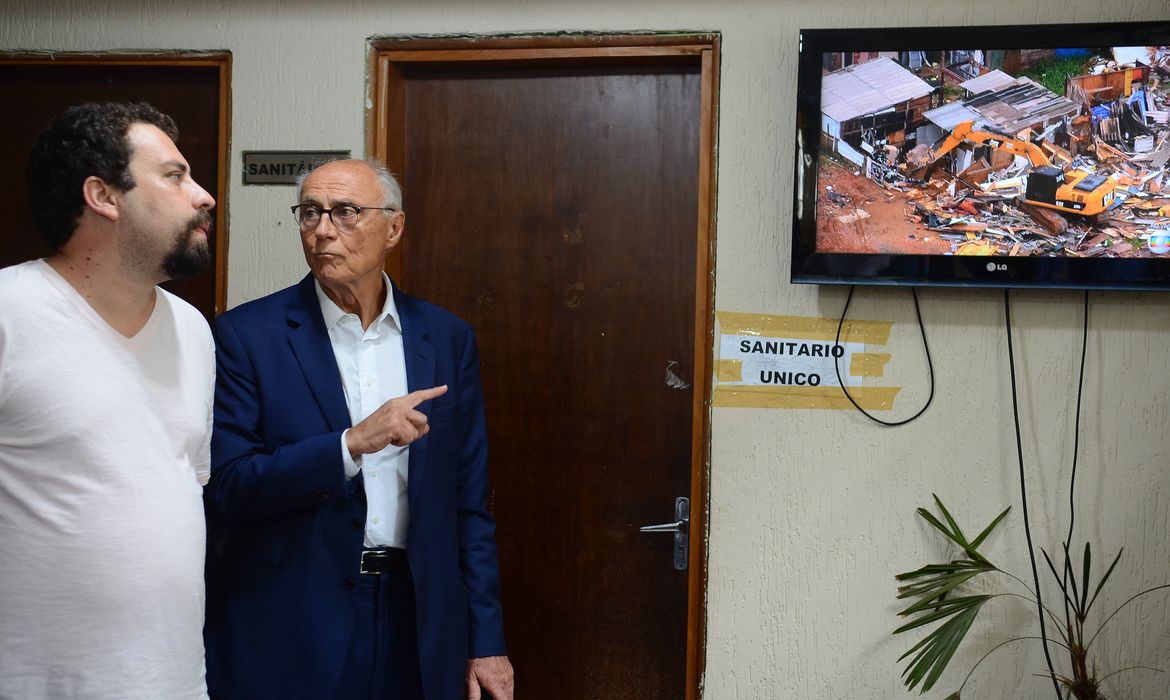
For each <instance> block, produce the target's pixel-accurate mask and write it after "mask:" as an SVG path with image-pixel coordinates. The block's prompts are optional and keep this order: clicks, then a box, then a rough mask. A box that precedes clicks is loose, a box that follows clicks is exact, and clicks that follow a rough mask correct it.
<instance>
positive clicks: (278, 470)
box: [205, 314, 351, 526]
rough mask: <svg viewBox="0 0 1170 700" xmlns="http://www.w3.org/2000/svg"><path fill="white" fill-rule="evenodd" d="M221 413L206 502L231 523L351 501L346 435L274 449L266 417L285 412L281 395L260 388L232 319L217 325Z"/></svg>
mask: <svg viewBox="0 0 1170 700" xmlns="http://www.w3.org/2000/svg"><path fill="white" fill-rule="evenodd" d="M215 345H216V353H215V354H216V380H215V416H214V428H213V430H212V438H211V480H210V482H209V484H208V486H207V491H206V494H205V500H206V502H207V504H208V507H209V509H211V510H212V511H213V512H214V514H215V515H216V516H217V517H218V518H219V521H220V522H222V523H223V524H224V525H227V526H231V525H235V524H239V523H243V522H248V521H252V520H262V519H266V518H272V517H276V516H281V515H285V514H287V513H290V512H292V511H295V510H300V509H305V508H311V507H318V506H320V505H321V504H322V503H325V502H327V501H329V500H331V499H348V498H349V497H350V491H351V489H350V488H348V486H347V484H346V481H345V471H344V467H343V466H342V455H341V449H340V447H339V446H340V444H341V432H340V431H337V432H326V433H323V434H321V435H314V436H311V437H308V438H305V439H302V440H299V441H296V442H292V443H290V444H286V445H280V446H278V447H274V448H270V447H269V445H268V442H267V441H266V439H265V438H266V436H265V435H264V434H263V427H262V418H263V417H264V416H265V412H270V413H279V412H280V411H283V410H285V407H284V406H283V405H282V402H281V397H280V396H265V395H263V394H262V392H261V390H260V383H259V378H258V374H257V370H256V362H257V361H264V360H263V358H256V357H253V356H252V353H251V352H250V351H249V348H248V347H247V345H246V343H244V342H243V340H242V339H241V337H240V334H239V332H238V331H237V329H236V327H235V325H234V324H233V322H232V319H231V317H230V314H223V315H221V316H220V317H219V318H217V319H216V322H215Z"/></svg>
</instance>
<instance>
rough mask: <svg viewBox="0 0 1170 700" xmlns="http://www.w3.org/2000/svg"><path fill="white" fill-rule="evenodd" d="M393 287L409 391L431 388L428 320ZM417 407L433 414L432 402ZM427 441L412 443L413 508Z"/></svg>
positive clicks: (432, 366) (410, 491)
mask: <svg viewBox="0 0 1170 700" xmlns="http://www.w3.org/2000/svg"><path fill="white" fill-rule="evenodd" d="M393 290H394V304H395V306H397V307H398V317H399V318H400V319H401V320H402V350H403V355H404V357H405V360H406V390H407V391H418V390H419V389H430V388H431V387H433V386H434V385H435V351H434V348H433V347H432V346H431V341H430V331H429V329H428V328H427V324H426V321H425V319H423V317H422V314H420V313H419V310H418V308H417V307H416V306H415V303H414V300H413V299H411V298H410V297H408V296H406V295H405V294H403V293H402V292H401V291H399V289H398V287H397V286H394V287H393ZM418 410H419V411H421V412H422V413H424V414H426V415H427V416H428V417H430V413H431V402H430V401H427V402H426V403H424V404H421V405H420V406H418ZM426 455H427V440H425V439H423V440H418V441H416V442H413V443H411V445H410V457H409V459H408V470H409V472H408V475H407V480H406V483H407V493H408V494H409V499H410V506H411V507H412V508H413V507H414V503H415V500H416V499H417V497H418V492H419V488H420V487H421V486H422V481H423V479H424V478H425V476H426Z"/></svg>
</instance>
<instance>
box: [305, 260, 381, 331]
mask: <svg viewBox="0 0 1170 700" xmlns="http://www.w3.org/2000/svg"><path fill="white" fill-rule="evenodd" d="M382 284H384V285H386V303H385V304H383V305H382V313H380V314H378V317H377V318H375V319H374V322H373V323H371V324H370V326H371V327H372V326H376V325H377V324H379V323H382V322H383V321H385V320H387V319H388V320H389V321H390V322H391V323H393V325H394V327H395V328H397V329H398V330H399V331H401V330H402V322H401V321H400V320H399V318H398V307H397V306H395V304H394V287H393V286H392V285H391V284H390V276H389V275H387V274H386V272H385V271H384V270H383V271H382ZM313 288H314V289H316V290H317V301H318V302H319V303H320V304H321V316H322V317H324V319H325V328H326V330H332V329H333V327H334V326H336V325H337V323H338V322H339V321H341V319H343V318H345V317H346V316H352V315H353V314H347V313H346V312H345V311H344V310H342V308H341V307H340V306H338V305H337V304H335V303H334V302H333V300H332V299H330V298H329V295H327V294H326V293H325V290H324V289H321V283H320V282H318V281H317V280H316V279H314V280H313Z"/></svg>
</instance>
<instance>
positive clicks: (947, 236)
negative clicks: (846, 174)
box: [868, 49, 1170, 257]
mask: <svg viewBox="0 0 1170 700" xmlns="http://www.w3.org/2000/svg"><path fill="white" fill-rule="evenodd" d="M1150 59H1151V62H1152V65H1147V66H1145V68H1144V69H1143V70H1146V71H1148V72H1147V74H1146V79H1145V81H1144V84H1143V85H1141V86H1140V89H1134V90H1133V91H1131V92H1130V94H1128V95H1125V96H1119V97H1117V98H1116V99H1114V100H1112V101H1109V102H1101V101H1099V100H1096V101H1094V99H1093V98H1092V96H1089V95H1075V96H1076V97H1080V98H1083V99H1085V100H1086V102H1085V103H1084V104H1086V107H1087V109H1086V111H1087V112H1088V113H1086V114H1082V115H1080V116H1077V117H1075V118H1073V119H1071V120H1069V121H1068V122H1066V123H1065V124H1064V129H1065V134H1066V138H1065V139H1062V141H1063V142H1065V143H1067V144H1068V145H1069V148H1067V149H1066V148H1062V147H1060V146H1058V145H1056V144H1055V143H1054V142H1052V141H1051V140H1049V139H1048V138H1044V139H1036V138H1035V136H1034V135H1033V134H1028V133H1024V134H1019V135H1018V136H1019V137H1020V138H1021V139H1028V140H1029V141H1032V142H1033V143H1037V144H1038V145H1039V146H1040V147H1041V149H1042V150H1043V151H1044V153H1045V154H1046V156H1047V157H1048V158H1049V159H1050V160H1051V162H1052V164H1053V165H1054V166H1057V167H1059V168H1062V169H1064V170H1066V171H1072V170H1080V171H1082V172H1087V173H1094V174H1098V175H1104V176H1107V177H1108V178H1109V179H1110V180H1111V181H1112V183H1113V195H1114V203H1113V205H1112V206H1111V207H1110V208H1109V209H1108V210H1107V211H1105V212H1103V213H1101V214H1099V215H1097V216H1094V217H1082V216H1077V215H1065V214H1062V213H1061V212H1058V211H1056V210H1054V209H1052V208H1047V207H1041V206H1037V205H1034V204H1029V203H1026V202H1025V201H1024V190H1025V186H1026V182H1027V171H1028V167H1027V164H1026V163H1022V161H1023V159H1022V158H1020V159H1017V158H1015V157H1013V156H1012V154H1010V153H1002V152H998V151H991V153H990V156H989V158H988V157H985V158H979V159H976V160H975V161H974V162H973V163H972V164H971V165H970V166H969V167H967V168H966V169H965V170H963V171H962V172H960V173H957V174H952V173H947V172H943V170H944V169H943V168H941V167H939V164H938V163H927V164H926V165H924V164H923V162H922V160H921V159H922V158H923V155H924V152H923V150H922V149H926V148H927V147H925V146H919V147H918V148H917V149H915V151H917V152H914V151H911V152H907V153H905V154H900V157H899V158H897V160H900V161H901V162H900V163H899V164H898V165H896V166H895V165H893V164H892V163H894V162H895V158H892V157H890V158H886V157H882V156H881V155H879V157H878V158H877V159H876V160H875V161H873V162H872V164H871V166H870V171H869V173H868V174H869V176H870V178H871V179H872V180H873V181H874V182H876V183H878V184H879V185H881V186H882V187H884V188H886V189H887V190H896V191H899V192H902V193H903V195H902V197H903V198H904V199H906V200H907V211H906V216H907V219H908V220H910V221H912V222H915V223H919V224H921V225H922V226H924V227H926V228H928V229H931V230H933V231H936V232H938V235H939V236H940V237H941V238H942V239H944V240H947V241H949V242H950V243H951V251H952V253H954V254H956V255H1027V256H1036V255H1060V256H1071V257H1094V256H1103V257H1148V256H1151V255H1156V254H1160V253H1161V252H1162V251H1161V250H1159V247H1157V246H1156V247H1155V249H1154V251H1151V249H1150V246H1149V245H1148V244H1147V241H1148V239H1149V236H1150V235H1151V234H1152V233H1164V232H1165V231H1167V230H1170V173H1168V169H1167V167H1166V166H1167V163H1168V162H1170V123H1168V122H1170V119H1168V115H1170V49H1159V50H1158V52H1157V53H1156V54H1155V55H1152V56H1150ZM1118 69H1119V66H1117V65H1109V64H1107V63H1106V62H1104V61H1098V62H1096V63H1095V64H1093V65H1089V66H1087V67H1086V71H1087V75H1091V74H1093V72H1094V71H1097V72H1100V71H1109V70H1118ZM1120 69H1122V70H1124V69H1125V66H1124V65H1122V66H1120ZM1072 92H1074V93H1075V92H1076V91H1075V90H1072ZM1090 105H1091V106H1090ZM1049 131H1051V130H1049ZM1048 135H1049V134H1046V136H1048ZM927 150H929V149H927ZM882 155H884V154H882ZM891 155H892V154H891ZM916 159H918V160H917V161H916ZM882 161H886V162H882Z"/></svg>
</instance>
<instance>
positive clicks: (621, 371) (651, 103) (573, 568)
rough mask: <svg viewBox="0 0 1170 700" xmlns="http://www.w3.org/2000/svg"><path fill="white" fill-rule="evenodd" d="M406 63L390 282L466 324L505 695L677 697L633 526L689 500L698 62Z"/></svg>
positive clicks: (668, 552)
mask: <svg viewBox="0 0 1170 700" xmlns="http://www.w3.org/2000/svg"><path fill="white" fill-rule="evenodd" d="M403 75H404V79H405V84H404V92H403V111H402V120H403V121H402V128H403V132H404V136H405V138H404V148H403V153H404V154H405V157H404V162H403V163H402V164H401V165H399V166H396V167H399V168H401V171H402V172H401V174H402V175H403V185H404V190H405V203H404V205H405V210H406V213H407V229H406V234H405V237H404V240H403V244H402V251H401V256H402V257H401V261H400V265H401V270H402V272H401V274H400V275H399V277H400V280H399V281H400V282H401V284H402V286H403V287H404V288H405V289H406V290H407V291H409V292H411V293H414V294H417V295H419V296H422V297H424V298H428V299H431V300H433V301H435V302H436V303H438V304H440V305H442V306H445V307H447V308H449V309H451V310H452V311H454V312H455V313H457V314H459V315H460V316H462V317H463V318H465V319H467V320H468V321H470V322H471V323H472V325H473V326H474V328H475V330H476V334H477V338H478V341H479V347H480V355H481V360H482V372H483V380H484V390H485V393H486V397H487V411H488V429H489V439H490V444H491V465H492V466H491V469H492V482H493V503H492V508H493V511H494V513H495V514H496V516H497V518H498V520H499V529H498V539H499V546H500V560H501V567H502V571H503V586H504V591H503V594H504V606H505V607H504V610H505V615H506V618H507V621H506V631H507V635H508V643H509V652H510V654H511V656H512V658H513V661H514V663H515V666H516V672H517V687H518V689H519V690H518V693H517V695H518V697H520V698H560V699H566V700H569V699H572V698H615V699H616V698H639V699H643V700H650V699H654V698H663V699H667V698H669V699H670V700H675V699H677V698H681V697H684V696H685V695H686V689H685V682H686V652H687V622H688V620H687V603H688V574H687V572H686V571H676V570H674V568H673V566H672V561H673V559H672V546H673V542H672V538H671V537H670V536H669V535H662V534H642V533H640V532H639V531H638V527H639V526H641V525H647V524H651V523H661V522H666V521H669V520H671V519H672V515H673V512H674V511H673V507H674V499H675V497H676V496H687V495H689V494H690V493H691V477H692V432H691V431H692V417H693V416H692V409H693V398H694V396H693V392H694V388H693V387H694V385H695V384H696V377H695V376H694V367H693V364H694V356H695V343H696V339H695V298H696V290H695V284H696V274H695V269H696V242H695V236H696V230H697V229H698V216H699V207H698V204H697V202H698V199H699V185H698V176H699V170H700V169H699V124H700V91H701V81H700V67H699V63H698V61H694V62H690V63H686V64H677V63H671V64H661V65H650V66H638V65H629V66H606V65H593V66H577V67H571V66H570V67H566V66H545V65H528V64H510V65H499V64H495V65H490V64H480V65H475V66H468V65H460V66H445V65H410V66H407V67H405V68H404V69H403ZM668 371H669V372H670V373H671V375H673V376H674V377H676V378H677V379H676V380H674V381H668V377H670V376H671V375H668ZM698 381H699V383H701V382H702V381H703V379H702V378H700V379H699V380H698Z"/></svg>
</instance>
